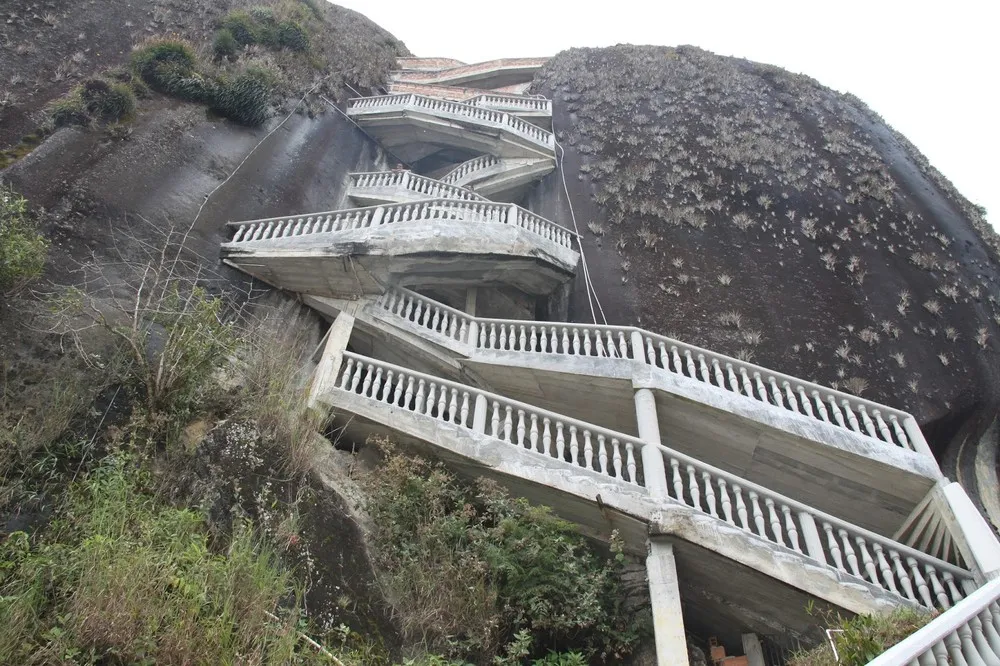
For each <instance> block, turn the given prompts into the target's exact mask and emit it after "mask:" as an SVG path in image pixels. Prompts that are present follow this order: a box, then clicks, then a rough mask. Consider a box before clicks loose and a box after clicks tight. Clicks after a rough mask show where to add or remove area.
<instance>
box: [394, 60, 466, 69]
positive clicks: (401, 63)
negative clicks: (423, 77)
mask: <svg viewBox="0 0 1000 666" xmlns="http://www.w3.org/2000/svg"><path fill="white" fill-rule="evenodd" d="M465 64H466V63H464V62H462V61H461V60H455V59H454V58H397V59H396V66H397V67H399V69H401V70H404V69H409V70H417V71H438V70H441V69H450V68H452V67H462V66H464V65H465Z"/></svg>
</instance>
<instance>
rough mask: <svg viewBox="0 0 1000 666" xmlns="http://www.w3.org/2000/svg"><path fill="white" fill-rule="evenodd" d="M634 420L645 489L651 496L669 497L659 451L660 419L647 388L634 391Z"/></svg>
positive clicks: (650, 392)
mask: <svg viewBox="0 0 1000 666" xmlns="http://www.w3.org/2000/svg"><path fill="white" fill-rule="evenodd" d="M635 420H636V422H637V423H638V424H639V439H641V440H642V441H643V442H644V444H645V445H644V446H643V447H642V452H641V455H642V470H643V476H644V477H645V480H646V490H648V491H649V494H650V495H652V496H653V497H669V492H668V487H667V472H666V467H665V466H664V464H663V454H662V453H660V449H659V446H660V421H659V419H658V418H657V416H656V399H655V398H654V397H653V392H652V391H650V390H649V389H636V391H635Z"/></svg>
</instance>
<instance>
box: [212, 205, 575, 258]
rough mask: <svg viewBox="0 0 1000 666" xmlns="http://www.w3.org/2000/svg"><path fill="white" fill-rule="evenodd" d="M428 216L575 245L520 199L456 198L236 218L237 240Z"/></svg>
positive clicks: (563, 231) (362, 226) (569, 235)
mask: <svg viewBox="0 0 1000 666" xmlns="http://www.w3.org/2000/svg"><path fill="white" fill-rule="evenodd" d="M428 220H459V221H463V222H470V223H474V224H510V225H513V226H517V227H520V228H522V229H525V230H527V231H529V232H531V233H533V234H536V235H537V236H540V237H541V238H544V239H545V240H548V241H552V242H553V243H557V244H559V245H562V246H563V247H567V248H572V247H573V237H574V235H573V233H572V232H570V231H569V230H568V229H564V228H563V227H560V226H559V225H557V224H555V223H554V222H550V221H549V220H546V219H545V218H543V217H539V216H538V215H535V214H534V213H531V212H530V211H527V210H524V209H523V208H521V207H520V206H516V205H514V204H500V203H493V202H480V201H460V200H455V199H425V200H421V201H414V202H407V203H398V204H384V205H381V206H367V207H364V208H347V209H343V210H336V211H328V212H323V213H311V214H308V215H295V216H290V217H272V218H267V219H263V220H246V221H243V222H230V223H229V226H231V227H235V228H236V233H235V235H234V236H233V240H232V241H231V243H234V244H238V243H248V242H257V241H264V240H273V239H277V238H289V237H293V236H304V235H310V234H325V233H336V232H340V231H346V230H351V229H366V228H370V227H376V226H379V225H383V224H397V223H409V222H418V221H428Z"/></svg>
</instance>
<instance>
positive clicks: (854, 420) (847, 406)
mask: <svg viewBox="0 0 1000 666" xmlns="http://www.w3.org/2000/svg"><path fill="white" fill-rule="evenodd" d="M840 404H841V406H842V407H843V408H844V414H846V415H847V425H848V426H849V427H850V429H851V430H853V431H855V432H861V428H860V427H859V426H858V417H857V416H855V415H854V410H853V409H851V402H850V401H849V400H841V401H840Z"/></svg>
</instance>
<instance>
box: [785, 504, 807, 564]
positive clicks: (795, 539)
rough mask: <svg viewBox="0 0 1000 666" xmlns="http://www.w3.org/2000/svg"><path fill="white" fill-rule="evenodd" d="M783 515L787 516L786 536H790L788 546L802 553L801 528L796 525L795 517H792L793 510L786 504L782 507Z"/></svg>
mask: <svg viewBox="0 0 1000 666" xmlns="http://www.w3.org/2000/svg"><path fill="white" fill-rule="evenodd" d="M781 513H782V514H783V515H784V516H785V534H787V535H788V545H790V546H791V547H792V550H794V551H795V552H796V553H801V552H802V547H801V546H800V545H799V528H798V526H797V525H796V524H795V516H793V515H792V510H791V509H790V508H788V506H786V505H784V504H782V505H781Z"/></svg>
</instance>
